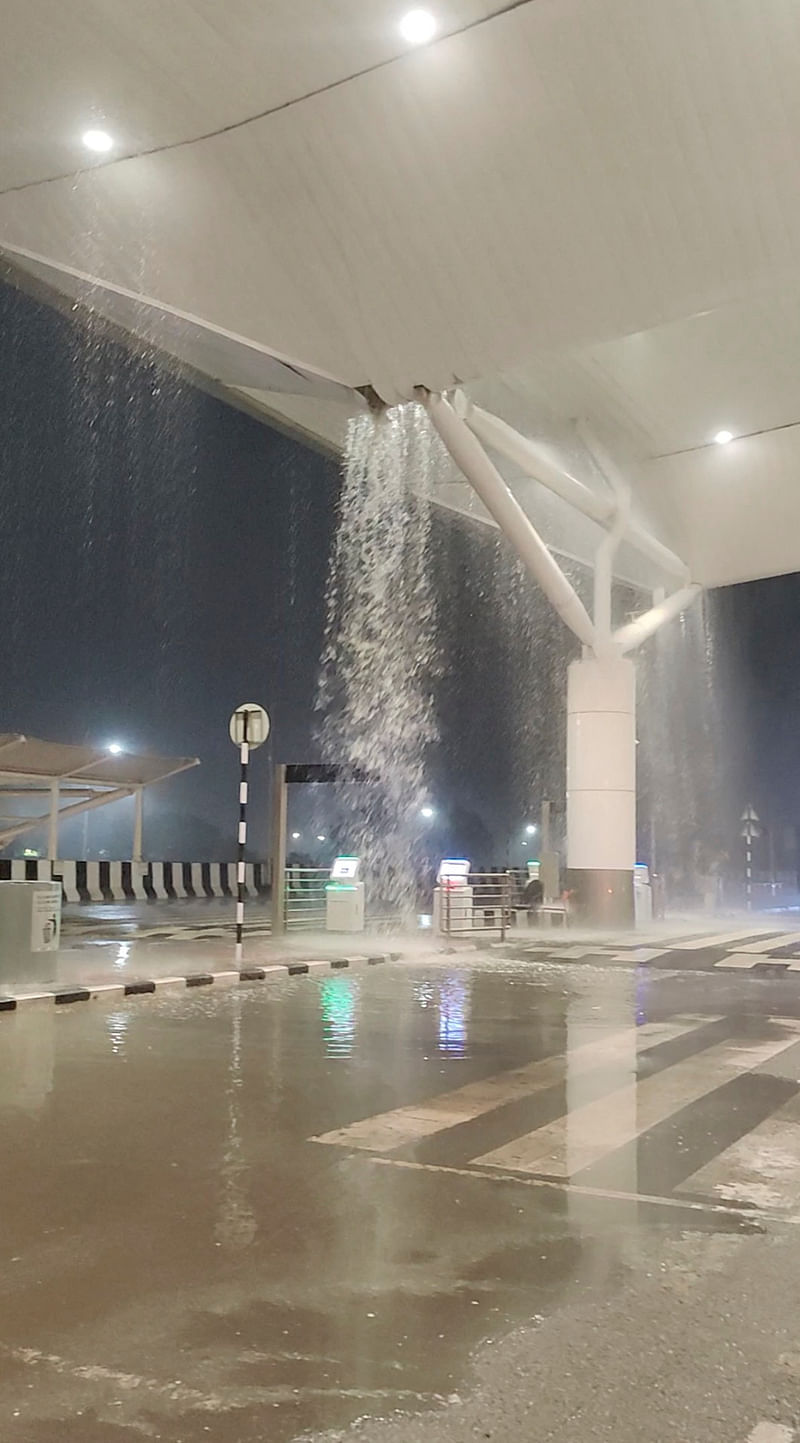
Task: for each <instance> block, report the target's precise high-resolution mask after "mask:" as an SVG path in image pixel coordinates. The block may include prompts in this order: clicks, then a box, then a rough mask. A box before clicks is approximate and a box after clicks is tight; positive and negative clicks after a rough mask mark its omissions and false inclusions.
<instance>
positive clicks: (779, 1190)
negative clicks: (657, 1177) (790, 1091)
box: [677, 1095, 800, 1208]
mask: <svg viewBox="0 0 800 1443" xmlns="http://www.w3.org/2000/svg"><path fill="white" fill-rule="evenodd" d="M677 1191H678V1192H681V1193H694V1194H696V1193H702V1194H703V1195H704V1196H715V1197H718V1198H725V1199H726V1200H728V1201H731V1202H743V1203H751V1204H752V1205H753V1206H754V1207H762V1208H789V1207H792V1206H793V1205H794V1204H795V1203H796V1202H797V1200H798V1198H799V1197H800V1095H798V1096H797V1097H793V1098H790V1100H789V1102H787V1103H785V1104H784V1106H783V1107H780V1108H778V1110H777V1111H776V1112H773V1113H772V1115H771V1116H770V1117H766V1118H765V1119H764V1121H763V1122H760V1123H759V1124H758V1126H757V1127H754V1128H752V1129H751V1131H750V1132H748V1133H746V1134H745V1135H744V1137H740V1138H739V1139H738V1141H737V1142H734V1143H732V1144H731V1146H730V1147H727V1148H725V1150H724V1151H723V1152H720V1153H718V1154H717V1156H716V1157H715V1158H712V1160H711V1162H708V1163H706V1165H705V1166H704V1167H701V1168H699V1169H698V1171H697V1172H695V1173H693V1174H692V1176H691V1177H688V1178H687V1179H686V1181H685V1182H684V1183H682V1184H681V1186H680V1187H679V1188H678V1189H677Z"/></svg>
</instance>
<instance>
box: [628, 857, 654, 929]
mask: <svg viewBox="0 0 800 1443" xmlns="http://www.w3.org/2000/svg"><path fill="white" fill-rule="evenodd" d="M633 916H634V920H635V922H636V924H637V926H638V925H639V924H640V923H642V922H652V920H653V889H652V887H651V886H650V868H649V867H648V866H647V865H646V863H644V862H637V863H636V866H635V867H634V869H633Z"/></svg>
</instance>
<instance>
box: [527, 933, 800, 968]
mask: <svg viewBox="0 0 800 1443" xmlns="http://www.w3.org/2000/svg"><path fill="white" fill-rule="evenodd" d="M505 949H506V950H508V951H512V952H516V953H517V954H518V955H519V954H520V953H521V955H522V956H524V957H526V958H527V957H529V958H531V959H538V960H546V959H551V958H552V959H556V960H558V961H562V962H584V961H591V962H596V961H598V960H599V961H602V962H613V963H619V962H625V963H627V964H628V965H641V966H650V967H654V968H657V969H658V968H672V967H680V968H685V967H689V968H700V969H703V970H719V971H731V972H741V971H756V970H757V969H758V968H769V970H770V971H774V970H775V969H777V968H780V969H781V970H783V971H785V972H786V973H789V974H791V973H796V974H798V975H800V932H798V931H786V930H783V931H782V930H780V928H779V927H778V926H777V925H776V924H774V923H772V924H770V923H766V924H761V925H760V926H759V925H757V924H753V923H748V922H743V923H741V924H740V925H739V927H738V928H736V929H733V930H730V931H727V932H705V933H696V932H695V933H691V934H689V935H686V934H681V933H679V932H676V931H672V932H666V931H665V932H663V933H656V932H652V931H648V932H646V933H642V934H640V935H639V936H637V937H636V938H632V937H631V934H630V933H620V934H619V935H617V936H610V937H609V936H604V937H601V938H598V939H594V938H592V937H588V938H586V939H584V940H582V941H578V940H576V938H575V937H574V936H567V937H563V936H562V937H557V938H552V939H551V938H550V937H547V938H545V937H544V936H541V937H536V938H535V940H534V939H533V934H531V933H526V934H524V935H523V934H520V935H519V936H518V937H517V938H516V939H515V940H512V941H509V942H508V943H507V944H505Z"/></svg>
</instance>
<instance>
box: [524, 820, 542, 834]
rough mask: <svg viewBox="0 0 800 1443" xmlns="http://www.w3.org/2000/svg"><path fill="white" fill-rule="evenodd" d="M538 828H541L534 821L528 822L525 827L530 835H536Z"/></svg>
mask: <svg viewBox="0 0 800 1443" xmlns="http://www.w3.org/2000/svg"><path fill="white" fill-rule="evenodd" d="M538 830H539V828H538V827H537V826H535V825H534V823H533V822H528V825H527V827H526V828H525V831H526V833H527V835H528V836H529V837H535V836H536V833H537V832H538Z"/></svg>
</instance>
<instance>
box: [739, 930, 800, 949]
mask: <svg viewBox="0 0 800 1443" xmlns="http://www.w3.org/2000/svg"><path fill="white" fill-rule="evenodd" d="M799 945H800V932H781V933H780V935H779V936H778V937H766V938H762V940H761V941H760V942H744V943H743V944H742V947H741V949H740V950H741V951H742V952H777V951H778V949H779V948H780V947H797V946H799Z"/></svg>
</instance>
